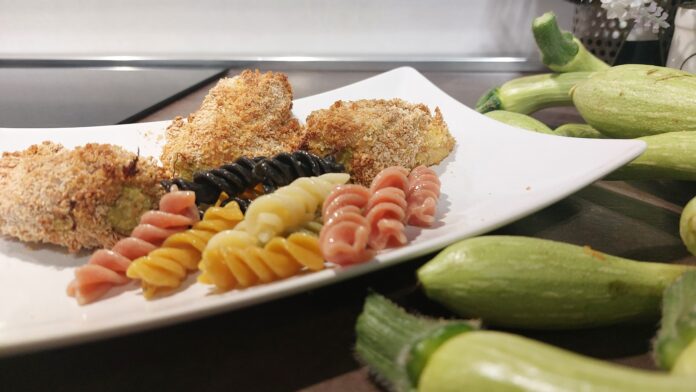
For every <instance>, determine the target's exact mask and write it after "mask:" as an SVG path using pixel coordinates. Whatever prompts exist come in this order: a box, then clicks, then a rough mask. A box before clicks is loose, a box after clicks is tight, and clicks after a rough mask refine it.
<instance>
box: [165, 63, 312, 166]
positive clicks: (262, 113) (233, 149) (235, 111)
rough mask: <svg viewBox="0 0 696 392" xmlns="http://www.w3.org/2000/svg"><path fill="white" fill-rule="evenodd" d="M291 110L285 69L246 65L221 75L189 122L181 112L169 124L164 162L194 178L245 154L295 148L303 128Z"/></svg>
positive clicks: (259, 154)
mask: <svg viewBox="0 0 696 392" xmlns="http://www.w3.org/2000/svg"><path fill="white" fill-rule="evenodd" d="M291 109H292V88H291V87H290V83H288V78H287V76H286V75H284V74H282V73H274V72H267V73H263V74H262V73H260V72H259V71H258V70H257V71H249V70H245V71H244V72H242V73H241V74H240V75H237V76H235V77H233V78H224V79H221V80H220V81H219V82H218V84H217V85H216V86H215V87H213V88H212V89H211V90H210V91H209V92H208V95H207V96H206V97H205V99H204V100H203V104H202V106H201V107H200V109H198V111H196V112H195V113H191V114H190V115H189V117H188V121H185V120H184V119H182V118H181V117H177V118H175V119H174V121H173V122H172V124H171V125H170V126H169V128H167V134H166V137H167V141H166V144H165V146H164V149H163V151H162V157H161V160H162V163H163V164H164V166H165V167H166V168H168V169H170V170H172V171H173V172H174V173H175V174H176V175H179V176H183V177H190V176H191V175H192V174H193V173H194V172H196V171H199V170H205V169H210V168H214V167H217V166H220V165H222V164H225V163H228V162H231V161H234V160H235V159H237V158H239V157H241V156H261V155H263V156H270V155H274V154H277V153H279V152H283V151H292V150H295V149H297V147H298V145H299V143H300V141H301V138H302V131H303V130H302V128H301V127H300V125H299V123H298V121H297V119H295V118H294V117H293V116H292V112H291Z"/></svg>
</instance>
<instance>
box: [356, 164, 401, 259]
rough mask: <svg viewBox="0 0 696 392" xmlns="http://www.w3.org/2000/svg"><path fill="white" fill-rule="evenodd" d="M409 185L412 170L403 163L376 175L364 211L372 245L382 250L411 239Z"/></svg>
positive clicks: (373, 247) (369, 241)
mask: <svg viewBox="0 0 696 392" xmlns="http://www.w3.org/2000/svg"><path fill="white" fill-rule="evenodd" d="M408 185H409V182H408V170H406V169H405V168H403V167H399V166H392V167H388V168H386V169H384V170H382V171H381V172H379V173H378V174H377V176H375V178H374V180H373V181H372V184H371V185H370V192H371V193H372V194H371V195H370V199H369V201H368V203H367V206H366V207H365V211H364V214H365V218H366V219H367V222H368V224H369V225H370V237H369V240H368V245H369V246H370V248H372V249H376V250H381V249H384V248H386V247H388V246H401V245H404V244H405V243H406V242H407V238H406V234H405V233H404V229H405V225H404V221H405V220H406V207H407V203H406V192H407V191H408Z"/></svg>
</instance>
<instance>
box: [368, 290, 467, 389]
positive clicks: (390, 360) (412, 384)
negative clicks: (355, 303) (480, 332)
mask: <svg viewBox="0 0 696 392" xmlns="http://www.w3.org/2000/svg"><path fill="white" fill-rule="evenodd" d="M474 328H475V324H474V323H468V322H464V321H447V320H437V319H433V318H427V317H419V316H415V315H411V314H409V313H407V312H406V311H405V310H403V309H402V308H400V307H399V306H397V305H396V304H394V303H393V302H391V301H389V300H388V299H386V298H384V297H383V296H381V295H379V294H374V293H373V294H370V295H369V296H368V297H367V299H366V300H365V306H364V308H363V311H362V313H361V314H360V316H359V317H358V321H357V324H356V326H355V330H356V334H357V343H356V346H355V352H356V354H357V356H358V358H359V359H360V361H361V362H363V363H364V364H366V365H367V366H368V367H369V368H370V370H371V371H372V372H373V373H374V374H375V375H377V376H378V379H379V380H380V381H381V382H383V383H385V384H386V385H388V386H392V387H394V388H395V389H396V390H404V391H405V390H411V389H415V388H416V385H418V384H417V383H418V377H419V376H420V372H421V371H422V370H423V367H424V366H425V364H426V363H427V360H428V357H429V355H430V354H431V353H432V352H433V351H435V350H436V349H437V348H438V347H439V345H440V344H442V343H443V342H444V341H445V340H447V339H448V338H449V337H451V336H453V335H455V334H458V333H461V332H465V331H470V330H473V329H474ZM412 358H414V359H415V360H412Z"/></svg>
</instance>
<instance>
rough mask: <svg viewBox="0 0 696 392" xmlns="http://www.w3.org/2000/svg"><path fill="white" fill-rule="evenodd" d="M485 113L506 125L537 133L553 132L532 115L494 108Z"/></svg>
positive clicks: (550, 133) (551, 133)
mask: <svg viewBox="0 0 696 392" xmlns="http://www.w3.org/2000/svg"><path fill="white" fill-rule="evenodd" d="M485 115H486V116H488V117H490V118H492V119H494V120H498V121H500V122H502V123H505V124H507V125H512V126H513V127H517V128H522V129H526V130H529V131H534V132H539V133H546V134H549V135H553V134H554V133H553V131H552V130H551V128H549V127H547V126H546V124H544V123H543V122H541V121H539V120H537V119H536V118H534V117H530V116H527V115H526V114H522V113H515V112H508V111H506V110H494V111H492V112H488V113H486V114H485Z"/></svg>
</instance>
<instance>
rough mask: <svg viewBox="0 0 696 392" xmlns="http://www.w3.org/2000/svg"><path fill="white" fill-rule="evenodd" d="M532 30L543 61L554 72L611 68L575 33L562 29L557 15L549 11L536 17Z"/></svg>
mask: <svg viewBox="0 0 696 392" xmlns="http://www.w3.org/2000/svg"><path fill="white" fill-rule="evenodd" d="M532 32H533V33H534V39H535V40H536V43H537V46H538V47H539V51H540V52H541V61H542V62H543V63H544V64H545V65H546V66H547V67H549V68H550V69H551V70H552V71H554V72H579V71H601V70H604V69H607V68H609V65H607V64H606V63H605V62H604V61H602V60H600V59H598V58H597V57H595V56H594V55H593V54H592V53H590V52H588V51H587V49H585V46H584V45H583V44H582V42H580V41H579V40H578V39H577V38H575V37H574V36H573V34H571V33H569V32H567V31H561V29H560V28H559V27H558V23H557V22H556V15H555V14H554V13H553V12H547V13H545V14H544V15H542V16H540V17H538V18H536V19H534V22H533V23H532Z"/></svg>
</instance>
